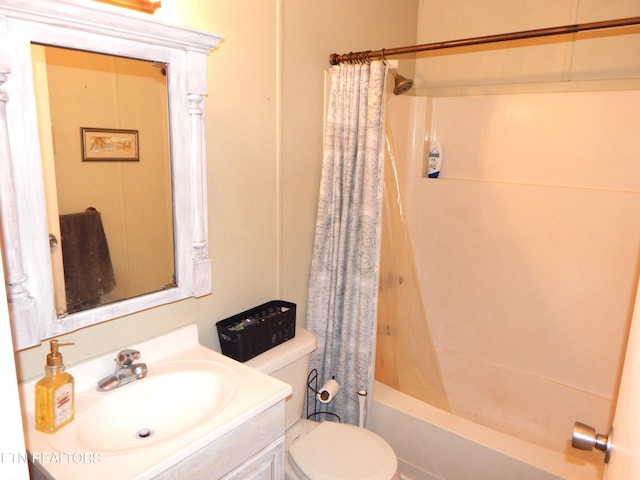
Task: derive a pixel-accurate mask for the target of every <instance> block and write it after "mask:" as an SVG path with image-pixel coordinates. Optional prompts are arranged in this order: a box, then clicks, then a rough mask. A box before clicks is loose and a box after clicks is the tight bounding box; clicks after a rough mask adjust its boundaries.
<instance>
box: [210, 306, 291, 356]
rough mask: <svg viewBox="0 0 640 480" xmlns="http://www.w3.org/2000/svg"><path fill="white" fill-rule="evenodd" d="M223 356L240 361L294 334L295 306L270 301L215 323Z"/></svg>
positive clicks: (288, 338) (284, 340)
mask: <svg viewBox="0 0 640 480" xmlns="http://www.w3.org/2000/svg"><path fill="white" fill-rule="evenodd" d="M216 327H217V329H218V338H219V339H220V348H221V349H222V353H223V354H224V355H226V356H228V357H231V358H233V359H235V360H238V361H239V362H246V361H247V360H250V359H252V358H253V357H255V356H257V355H260V354H261V353H263V352H266V351H267V350H269V349H270V348H273V347H275V346H277V345H280V344H281V343H283V342H286V341H287V340H290V339H292V338H293V337H295V335H296V304H295V303H291V302H285V301H284V300H272V301H271V302H267V303H264V304H262V305H258V306H257V307H254V308H251V309H249V310H245V311H244V312H241V313H238V314H236V315H234V316H232V317H229V318H225V319H224V320H220V321H219V322H217V323H216Z"/></svg>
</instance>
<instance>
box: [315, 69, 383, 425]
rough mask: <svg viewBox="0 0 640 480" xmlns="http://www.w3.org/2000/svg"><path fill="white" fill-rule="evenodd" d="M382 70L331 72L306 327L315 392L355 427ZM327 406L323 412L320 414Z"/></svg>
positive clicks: (373, 271)
mask: <svg viewBox="0 0 640 480" xmlns="http://www.w3.org/2000/svg"><path fill="white" fill-rule="evenodd" d="M386 72H387V65H386V64H385V63H384V62H381V61H376V62H372V63H371V64H361V65H348V64H341V65H337V66H334V67H332V68H331V70H330V73H331V91H330V96H329V106H328V115H327V124H326V130H325V143H324V156H323V166H322V178H321V184H320V195H319V201H318V217H317V220H316V231H315V241H314V251H313V259H312V264H311V273H310V277H309V292H308V305H307V328H308V329H309V330H311V331H312V332H313V333H314V334H315V335H316V337H317V339H318V349H317V351H316V352H315V354H314V355H313V357H312V360H311V368H312V369H313V368H315V369H317V371H318V382H319V383H318V385H319V386H320V385H322V383H324V382H325V381H327V380H329V379H330V378H335V379H336V381H337V382H338V383H339V384H340V391H339V392H338V394H337V395H336V396H335V398H334V399H333V400H332V402H331V403H330V404H328V405H327V407H326V409H327V410H328V411H330V412H332V413H335V414H337V415H339V416H340V418H341V421H343V422H346V423H351V424H357V423H358V418H359V408H358V400H357V398H358V395H357V392H358V391H359V390H361V389H364V390H367V391H368V392H369V391H371V387H372V384H373V378H374V364H375V343H376V340H375V337H376V308H377V300H376V299H377V291H378V272H379V261H380V260H379V259H380V229H381V199H382V187H383V165H384V149H383V138H384V136H383V132H384V105H385V98H384V97H385V82H386ZM324 408H325V407H323V409H324Z"/></svg>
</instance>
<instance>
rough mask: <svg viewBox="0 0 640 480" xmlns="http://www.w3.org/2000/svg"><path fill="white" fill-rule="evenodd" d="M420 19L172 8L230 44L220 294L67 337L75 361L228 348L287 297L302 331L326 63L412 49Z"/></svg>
mask: <svg viewBox="0 0 640 480" xmlns="http://www.w3.org/2000/svg"><path fill="white" fill-rule="evenodd" d="M416 12H417V0H403V1H402V2H387V1H382V0H376V1H373V2H371V1H369V0H358V1H355V2H348V4H344V2H338V1H336V0H333V1H330V2H324V3H317V2H311V1H308V0H304V1H300V0H296V1H275V0H271V1H265V0H240V1H234V2H223V1H217V0H216V1H211V0H189V1H177V0H163V2H162V7H161V9H159V10H158V11H157V12H156V15H157V16H158V17H159V18H163V19H166V20H168V21H171V22H174V23H178V24H182V25H187V26H190V27H194V28H200V29H204V30H209V31H213V32H216V33H221V34H223V35H224V36H225V40H224V41H223V42H222V43H221V45H220V46H219V47H218V48H217V49H216V50H215V51H214V52H212V53H211V54H210V61H209V75H210V80H209V95H208V98H207V104H206V116H207V117H206V122H207V126H206V136H207V142H208V145H207V159H208V179H209V181H208V187H209V246H210V256H211V259H212V271H213V294H212V295H211V296H208V297H205V298H202V299H197V300H195V299H194V300H187V301H183V302H179V303H176V304H172V305H167V306H164V307H160V308H156V309H153V310H149V311H146V312H141V313H139V314H136V315H131V316H128V317H125V318H121V319H117V320H113V321H110V322H105V323H103V324H100V325H96V326H93V327H90V328H86V329H83V330H80V331H77V332H74V333H72V334H69V335H66V336H65V338H73V339H74V340H75V341H76V345H75V346H74V347H73V348H70V349H69V350H68V351H67V352H66V353H65V361H66V362H67V363H69V364H70V363H74V362H78V361H82V360H84V359H87V358H90V357H93V356H95V355H98V354H100V353H103V352H106V351H109V350H113V349H117V348H120V347H121V346H125V345H128V344H131V343H133V342H137V341H139V340H142V339H145V338H149V337H151V336H154V335H159V334H162V333H165V332H167V331H169V330H172V329H174V328H177V327H179V326H181V325H184V324H187V323H191V322H196V323H197V324H198V325H199V328H200V339H201V342H202V343H203V344H204V345H206V346H208V347H211V348H214V349H219V344H218V339H217V334H216V332H215V322H216V321H217V320H221V319H223V318H225V317H227V316H230V315H233V314H234V313H237V312H238V311H241V310H244V309H246V308H250V307H252V306H255V305H257V304H259V303H262V302H265V301H268V300H271V299H274V298H278V297H280V298H285V299H287V300H291V301H294V302H296V303H298V305H299V306H300V313H299V314H298V322H300V323H304V312H305V308H304V307H305V304H306V286H307V277H308V266H309V262H310V256H311V249H312V239H313V229H314V222H315V215H316V201H317V190H318V183H319V178H320V165H321V162H322V118H323V106H324V102H323V95H324V79H323V71H324V69H325V68H326V67H327V66H328V56H329V54H330V53H331V52H333V51H340V52H342V51H350V50H356V49H365V48H366V49H369V48H378V47H379V46H380V45H403V44H406V43H414V41H415V31H416ZM365 21H366V22H367V23H365ZM45 356H46V346H41V347H38V348H32V349H29V350H26V351H23V352H19V353H18V354H17V355H16V360H17V364H18V375H19V377H20V378H30V377H33V376H35V375H41V372H42V368H43V367H42V366H43V363H44V358H45Z"/></svg>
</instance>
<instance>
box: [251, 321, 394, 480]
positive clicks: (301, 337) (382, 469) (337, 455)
mask: <svg viewBox="0 0 640 480" xmlns="http://www.w3.org/2000/svg"><path fill="white" fill-rule="evenodd" d="M316 345H317V343H316V338H315V336H314V335H313V334H312V333H311V332H309V331H307V330H305V329H303V328H300V327H297V328H296V336H295V337H294V338H292V339H291V340H288V341H286V342H284V343H282V344H280V345H278V346H277V347H275V348H272V349H271V350H268V351H267V352H265V353H263V354H261V355H258V356H257V357H255V358H252V359H251V360H249V361H248V362H245V365H247V366H250V367H252V368H255V369H257V370H259V371H261V372H263V373H266V374H268V375H271V376H273V377H275V378H277V379H278V380H281V381H283V382H286V383H288V384H290V385H291V387H292V391H293V393H292V395H291V396H290V397H289V398H287V400H286V403H285V427H286V432H285V449H286V463H285V478H286V480H397V479H398V478H399V473H398V460H397V457H396V455H395V452H394V451H393V449H392V448H391V446H390V445H389V444H388V443H387V442H386V441H385V440H384V439H383V438H382V437H380V436H379V435H378V434H376V433H374V432H371V431H369V430H366V429H364V428H361V427H357V426H354V425H349V424H345V423H337V422H330V421H325V422H314V421H311V420H306V419H303V418H301V416H302V409H303V405H304V397H305V393H306V390H307V377H308V374H309V361H310V359H311V353H312V352H313V351H314V350H315V349H316Z"/></svg>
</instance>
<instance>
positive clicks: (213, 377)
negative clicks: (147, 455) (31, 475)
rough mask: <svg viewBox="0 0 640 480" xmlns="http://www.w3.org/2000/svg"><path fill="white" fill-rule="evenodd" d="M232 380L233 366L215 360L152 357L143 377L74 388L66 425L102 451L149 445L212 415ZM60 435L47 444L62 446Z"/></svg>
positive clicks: (81, 443) (84, 444)
mask: <svg viewBox="0 0 640 480" xmlns="http://www.w3.org/2000/svg"><path fill="white" fill-rule="evenodd" d="M236 386H237V379H236V378H235V375H234V373H233V370H232V369H231V368H229V367H228V366H226V365H223V364H220V363H216V362H208V361H169V362H160V363H156V364H155V365H152V366H151V365H150V366H149V373H148V374H147V376H146V377H145V378H142V379H140V380H137V381H135V382H133V383H130V384H128V385H125V386H123V387H120V388H117V389H115V390H112V391H110V392H104V393H101V392H97V391H95V392H83V393H79V394H76V407H75V410H76V417H75V419H74V421H73V422H72V424H71V425H70V427H71V428H67V431H68V432H70V431H73V430H75V437H76V438H75V441H76V445H77V446H78V447H79V448H80V449H82V450H84V451H94V452H101V453H102V454H103V455H109V454H118V453H121V452H125V451H126V452H130V451H131V450H132V449H137V448H143V447H149V446H151V445H153V444H155V443H158V442H163V441H165V440H167V439H174V438H175V437H176V436H178V435H181V434H184V433H187V432H188V431H190V430H192V429H194V428H196V427H198V426H199V425H201V424H202V423H203V422H205V421H207V420H210V419H212V418H214V417H215V416H216V415H218V414H219V413H220V412H221V411H223V410H224V408H225V407H226V406H227V405H228V403H229V401H230V400H231V398H232V397H233V395H234V394H235V391H236ZM64 437H65V436H55V435H54V436H51V438H50V444H51V446H52V447H54V448H59V449H62V448H63V447H64V448H68V438H64ZM61 442H64V443H65V445H61V444H59V443H61Z"/></svg>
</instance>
